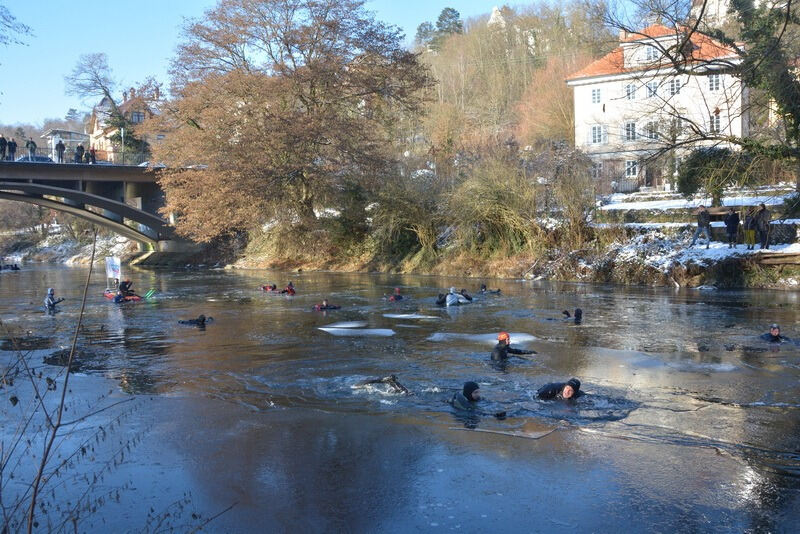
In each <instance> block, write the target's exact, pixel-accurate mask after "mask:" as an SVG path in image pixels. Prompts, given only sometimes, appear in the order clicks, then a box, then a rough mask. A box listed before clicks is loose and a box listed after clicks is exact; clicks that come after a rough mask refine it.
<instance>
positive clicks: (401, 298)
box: [389, 287, 403, 302]
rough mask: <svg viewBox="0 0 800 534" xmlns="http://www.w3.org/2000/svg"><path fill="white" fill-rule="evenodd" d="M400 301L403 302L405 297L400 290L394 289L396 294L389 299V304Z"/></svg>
mask: <svg viewBox="0 0 800 534" xmlns="http://www.w3.org/2000/svg"><path fill="white" fill-rule="evenodd" d="M398 300H403V295H401V294H400V288H399V287H396V288H394V294H393V295H392V296H391V297H389V302H397V301H398Z"/></svg>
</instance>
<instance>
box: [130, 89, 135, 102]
mask: <svg viewBox="0 0 800 534" xmlns="http://www.w3.org/2000/svg"><path fill="white" fill-rule="evenodd" d="M134 98H136V89H134V88H133V87H131V100H133V99H134Z"/></svg>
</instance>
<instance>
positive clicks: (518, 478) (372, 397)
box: [0, 267, 800, 532]
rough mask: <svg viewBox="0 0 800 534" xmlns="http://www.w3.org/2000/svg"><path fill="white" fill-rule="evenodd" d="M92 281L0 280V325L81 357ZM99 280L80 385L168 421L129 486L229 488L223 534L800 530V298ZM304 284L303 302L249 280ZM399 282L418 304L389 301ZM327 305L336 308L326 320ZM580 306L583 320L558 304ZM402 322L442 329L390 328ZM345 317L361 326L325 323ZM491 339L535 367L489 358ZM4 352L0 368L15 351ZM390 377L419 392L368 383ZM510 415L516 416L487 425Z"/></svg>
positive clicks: (377, 282) (206, 274)
mask: <svg viewBox="0 0 800 534" xmlns="http://www.w3.org/2000/svg"><path fill="white" fill-rule="evenodd" d="M85 274H86V271H85V269H66V268H44V267H41V268H33V269H31V270H27V271H23V272H19V273H4V274H3V275H2V276H0V317H1V318H2V319H3V321H4V323H5V325H6V326H7V327H8V328H10V329H11V330H12V331H15V332H18V333H24V332H27V331H30V334H27V335H21V340H22V342H23V343H27V345H26V346H24V347H23V348H24V349H25V350H27V351H31V352H30V354H31V355H32V356H31V361H32V362H33V363H35V364H36V365H37V366H39V367H40V368H41V369H43V370H44V372H45V373H47V372H53V371H52V370H53V369H58V367H57V366H49V365H46V364H44V363H43V360H44V358H45V357H49V356H52V355H53V354H57V352H58V351H59V350H63V349H64V348H65V347H67V346H68V345H69V342H70V340H71V334H72V327H74V323H75V321H76V318H77V311H78V307H79V304H80V294H81V291H82V284H83V280H84V278H85ZM101 277H102V273H100V274H99V275H98V276H97V277H96V280H95V281H94V282H93V284H92V287H91V288H90V299H89V305H88V307H87V312H86V316H85V319H84V330H83V333H82V336H81V338H80V343H79V347H80V348H79V355H80V357H79V362H78V363H79V365H80V367H79V370H78V374H77V375H76V380H77V381H78V382H76V383H80V381H81V380H84V381H91V380H93V379H94V378H93V377H96V378H99V377H102V378H104V379H111V380H112V381H113V382H112V384H113V387H114V388H115V389H116V390H117V391H120V392H122V395H120V394H119V393H116V394H117V395H119V396H120V397H125V396H130V395H133V396H135V398H136V399H137V400H143V399H144V400H146V402H148V403H153V406H156V407H157V408H156V409H146V410H144V411H142V412H137V414H136V415H134V416H131V419H132V420H131V421H129V423H128V424H129V425H131V426H132V427H134V428H146V429H147V431H148V432H151V433H152V435H153V436H154V437H153V438H152V439H151V440H144V443H142V444H141V446H140V447H139V452H138V453H137V454H138V456H136V459H135V460H130V461H129V463H127V464H125V467H121V468H120V470H121V471H122V472H123V473H125V475H124V476H122V477H121V478H120V475H117V477H118V478H119V479H120V480H125V481H126V482H130V481H137V480H138V484H139V485H140V486H144V487H147V488H149V491H150V492H152V493H153V494H158V493H159V492H162V493H166V494H170V492H171V491H172V492H174V493H176V494H177V491H178V488H179V487H185V488H189V489H193V491H194V495H195V497H194V502H195V506H198V507H201V508H203V509H207V510H208V511H209V512H210V511H211V510H214V509H217V508H220V509H221V508H224V507H225V506H226V504H224V503H226V502H228V501H233V500H234V497H235V501H236V502H237V503H238V504H237V508H235V512H234V511H232V512H230V513H228V514H225V515H223V516H221V517H220V518H219V519H218V520H217V522H216V523H215V524H216V525H218V528H220V529H221V530H223V531H237V530H241V531H247V530H252V529H253V528H254V527H255V526H256V525H260V526H264V525H272V526H273V527H278V528H287V527H289V526H292V527H299V528H306V529H310V530H314V531H319V530H339V529H345V530H355V531H375V530H380V531H397V532H405V531H408V530H414V529H416V530H425V531H427V530H438V529H445V530H458V531H466V532H472V531H479V530H487V529H492V530H496V529H500V530H506V531H540V530H549V529H552V528H559V527H567V528H569V527H579V528H589V529H590V530H597V531H616V530H621V529H623V528H625V529H631V528H633V529H636V530H655V531H667V530H669V531H674V530H680V531H686V530H698V531H743V530H752V531H787V532H788V531H792V530H796V529H797V527H798V526H799V524H800V512H798V511H797V510H798V509H799V508H798V505H799V504H800V498H798V497H799V496H800V493H799V491H800V432H798V430H800V429H799V428H798V427H799V426H800V398H798V393H799V392H800V386H798V377H800V347H798V346H796V345H795V344H793V343H790V344H783V345H781V346H771V345H769V344H767V343H764V342H762V341H760V340H758V335H760V334H761V333H763V332H765V331H766V330H767V328H768V325H769V324H770V323H772V322H778V323H780V324H781V325H782V328H783V333H784V334H785V335H787V336H789V337H797V338H798V339H800V321H798V319H799V318H800V317H799V316H798V311H797V293H795V292H768V291H740V292H722V291H691V290H690V291H684V292H680V293H676V292H673V291H671V290H663V289H644V288H641V289H621V288H612V287H605V286H590V285H570V284H563V285H555V284H553V285H548V284H539V283H529V282H513V281H492V282H491V283H490V284H489V285H490V286H496V287H501V288H502V290H503V293H502V295H500V296H486V297H476V300H475V302H474V303H473V304H470V305H467V306H463V307H461V308H456V309H441V308H438V307H436V306H435V305H434V304H433V300H434V297H435V295H436V293H438V292H439V291H442V290H443V288H446V287H449V286H451V285H455V286H458V287H459V288H460V287H465V288H467V289H468V290H471V291H472V290H475V289H476V286H477V285H478V284H479V282H480V281H475V280H469V279H465V280H455V279H438V278H432V277H413V276H408V277H405V276H370V275H343V274H320V273H313V274H312V273H308V274H306V273H304V274H299V275H281V274H276V273H266V272H244V273H241V272H236V273H232V272H225V271H203V272H169V273H166V272H152V271H137V272H134V273H133V275H132V276H131V278H132V279H133V280H134V288H135V289H137V290H139V291H140V292H142V293H143V292H145V291H146V290H147V289H150V288H154V289H156V290H157V295H156V297H155V298H154V299H153V300H150V301H147V302H142V303H129V304H124V305H115V304H112V303H110V302H107V301H105V299H103V298H102V297H101V296H100V294H101V293H102V289H103V287H104V284H103V280H102V279H101ZM290 279H291V280H293V281H294V283H295V285H296V286H297V288H298V295H297V296H295V297H284V296H273V295H268V294H265V293H263V292H259V291H256V290H255V288H256V287H257V286H258V285H261V284H264V283H268V282H274V283H276V284H278V285H279V286H283V285H285V283H286V282H287V281H288V280H290ZM51 286H52V287H55V288H56V291H57V294H59V295H61V296H65V297H67V300H66V301H65V302H64V303H62V304H61V310H62V311H61V312H60V313H58V314H57V315H56V316H55V317H47V316H45V315H44V314H43V313H42V312H41V311H40V310H39V307H40V303H41V300H42V299H43V297H44V292H45V289H46V288H47V287H51ZM394 287H400V288H402V290H403V293H404V294H405V295H407V299H406V300H403V301H401V302H397V303H392V302H388V301H386V300H383V299H381V296H382V295H384V294H389V293H391V291H392V288H394ZM323 298H328V299H329V300H330V301H331V302H332V303H334V304H338V305H341V306H342V309H341V310H337V311H330V312H326V313H320V312H314V311H312V306H313V304H315V303H317V302H319V301H321V300H322V299H323ZM576 307H580V308H582V309H583V310H584V320H583V323H582V324H581V325H575V324H573V323H572V322H570V321H565V320H563V319H562V316H561V313H560V312H561V310H564V309H569V310H572V309H574V308H576ZM200 313H203V314H205V315H206V316H211V317H213V318H214V320H213V322H211V323H209V324H208V326H207V327H206V328H205V329H202V330H201V329H198V328H194V327H190V326H183V325H179V324H178V323H177V320H178V319H185V318H190V317H195V316H197V315H198V314H200ZM404 314H417V315H421V316H427V317H425V318H413V317H412V318H408V317H400V318H398V317H387V316H386V315H404ZM346 322H357V323H358V324H359V325H361V328H349V327H348V328H338V329H336V330H334V331H333V333H329V332H326V331H322V330H319V328H320V327H328V326H331V325H333V326H334V328H335V327H336V324H337V323H346ZM343 326H352V325H343ZM362 328H363V329H362ZM365 329H366V330H365ZM500 330H506V331H509V332H511V338H512V343H513V344H514V345H516V346H521V347H525V348H529V349H534V350H536V351H538V353H539V354H538V355H534V356H532V357H531V359H530V360H522V359H512V360H511V361H510V362H509V363H508V364H507V365H506V366H504V367H497V366H493V365H492V364H491V362H490V361H489V357H488V356H489V352H490V350H491V347H492V345H493V344H494V342H493V338H494V336H495V335H496V333H497V332H498V331H500ZM389 333H392V335H386V334H389ZM334 334H337V335H334ZM0 337H3V338H7V337H8V336H7V334H5V333H4V334H2V336H0ZM515 340H516V341H515ZM0 343H2V342H0ZM9 343H10V342H8V341H6V342H5V343H4V344H2V345H0V351H6V352H0V355H7V356H8V357H10V355H11V354H12V353H11V352H8V351H9V349H11V347H10V345H9ZM49 361H50V362H51V363H55V364H57V363H58V361H57V360H49ZM389 374H395V375H397V377H398V379H399V381H400V382H401V383H402V384H403V385H404V386H405V387H406V388H408V389H409V390H410V391H411V392H412V393H413V394H412V395H410V396H406V395H400V394H397V393H395V392H394V391H392V390H391V389H390V388H387V387H383V386H374V387H367V388H358V387H357V385H358V384H359V383H360V382H361V381H363V380H365V379H369V378H374V377H378V376H384V375H389ZM572 376H575V377H578V378H580V379H581V381H582V383H583V389H584V390H585V391H586V392H587V395H586V396H585V397H583V398H581V399H580V400H579V401H578V402H577V403H574V404H564V403H560V402H556V403H553V402H542V401H537V400H536V399H535V398H534V393H535V390H536V389H537V388H538V387H539V386H541V385H543V384H545V383H547V382H551V381H560V380H566V379H567V378H569V377H572ZM465 380H475V381H477V382H479V383H480V384H481V391H482V392H483V396H484V398H485V401H484V402H483V403H482V406H481V410H480V412H481V413H479V414H477V415H472V416H470V417H464V416H462V415H460V414H457V413H454V412H453V410H452V409H451V408H450V407H449V406H448V405H447V404H446V400H447V399H448V398H449V397H450V396H452V393H453V392H454V391H456V390H458V389H460V387H461V385H462V384H463V382H464V381H465ZM0 393H2V392H0ZM500 411H505V412H506V413H507V417H506V418H505V419H503V420H499V419H496V418H495V417H493V416H492V414H494V413H496V412H500ZM551 431H552V432H551ZM532 438H538V439H532ZM161 455H164V456H165V457H174V459H173V461H171V462H169V464H168V465H169V466H168V467H164V466H163V465H162V464H160V463H158V462H155V463H152V462H153V459H152V458H153V456H161ZM154 473H160V477H162V478H163V477H166V479H168V480H170V481H172V484H166V483H164V482H159V481H158V480H160V478H159V476H155V480H156V481H155V482H154ZM125 477H127V478H125ZM143 480H147V481H148V482H147V483H145V482H143ZM145 494H148V491H140V494H139V495H138V496H137V497H136V498H131V499H129V501H128V505H127V508H126V507H125V506H123V507H122V508H123V510H127V513H128V514H130V516H131V518H134V517H139V518H140V517H141V514H139V515H138V516H137V510H138V511H141V509H144V508H146V507H147V506H150V503H151V501H150V500H148V497H146V495H145ZM278 501H279V502H280V504H275V505H274V506H272V507H268V509H265V508H264V507H263V503H264V502H273V503H276V502H278ZM207 515H209V514H207ZM101 516H102V514H101ZM115 519H116V520H117V521H121V523H118V524H117V525H118V526H119V525H124V526H126V527H128V526H130V523H129V522H128V520H124V521H123V520H122V519H120V518H118V517H117V518H115ZM113 520H114V519H112V518H111V517H104V518H103V522H105V521H108V522H109V523H111V524H114V523H113ZM130 520H131V521H133V519H130ZM134 523H135V521H134ZM501 526H502V528H500V527H501Z"/></svg>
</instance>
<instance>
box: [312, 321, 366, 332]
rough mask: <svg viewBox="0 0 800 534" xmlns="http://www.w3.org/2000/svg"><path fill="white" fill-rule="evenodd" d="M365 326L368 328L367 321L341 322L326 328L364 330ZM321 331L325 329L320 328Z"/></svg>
mask: <svg viewBox="0 0 800 534" xmlns="http://www.w3.org/2000/svg"><path fill="white" fill-rule="evenodd" d="M365 326H367V322H366V321H341V322H338V323H331V324H329V325H325V328H364V327H365ZM320 330H323V328H320Z"/></svg>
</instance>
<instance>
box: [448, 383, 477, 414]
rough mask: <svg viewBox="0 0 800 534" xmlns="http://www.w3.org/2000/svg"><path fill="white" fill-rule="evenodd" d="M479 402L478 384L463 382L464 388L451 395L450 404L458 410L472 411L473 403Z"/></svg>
mask: <svg viewBox="0 0 800 534" xmlns="http://www.w3.org/2000/svg"><path fill="white" fill-rule="evenodd" d="M479 400H481V387H480V386H479V385H478V383H477V382H465V383H464V388H463V389H462V390H461V391H459V392H457V393H455V394H454V395H453V398H452V399H451V400H450V404H452V405H453V408H456V409H458V410H474V409H475V403H476V402H478V401H479Z"/></svg>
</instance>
